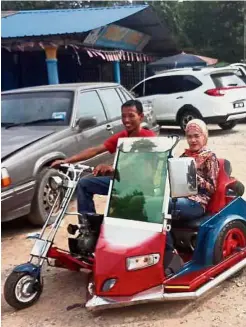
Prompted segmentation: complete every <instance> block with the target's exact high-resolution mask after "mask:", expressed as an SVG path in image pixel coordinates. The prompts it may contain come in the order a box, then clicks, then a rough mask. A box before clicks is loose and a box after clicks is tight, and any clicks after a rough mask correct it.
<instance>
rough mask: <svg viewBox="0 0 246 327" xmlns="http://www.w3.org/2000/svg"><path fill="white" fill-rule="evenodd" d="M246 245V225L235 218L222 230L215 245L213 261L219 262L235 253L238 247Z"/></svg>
mask: <svg viewBox="0 0 246 327" xmlns="http://www.w3.org/2000/svg"><path fill="white" fill-rule="evenodd" d="M243 247H246V225H245V224H243V223H242V222H241V221H238V220H234V221H231V222H230V223H228V224H227V225H226V226H225V227H224V228H223V229H222V231H221V232H220V234H219V236H218V239H217V241H216V243H215V247H214V255H213V263H214V264H217V263H219V262H221V261H222V260H224V259H226V258H228V257H230V256H231V255H232V254H234V253H235V252H236V251H237V249H238V248H243Z"/></svg>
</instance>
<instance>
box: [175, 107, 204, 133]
mask: <svg viewBox="0 0 246 327" xmlns="http://www.w3.org/2000/svg"><path fill="white" fill-rule="evenodd" d="M196 118H198V119H202V117H201V115H199V113H197V112H195V111H193V110H185V111H183V112H182V113H181V114H180V116H179V125H180V127H181V129H182V131H185V128H186V125H187V124H188V122H189V121H190V120H192V119H196Z"/></svg>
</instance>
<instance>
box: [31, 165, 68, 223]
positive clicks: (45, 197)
mask: <svg viewBox="0 0 246 327" xmlns="http://www.w3.org/2000/svg"><path fill="white" fill-rule="evenodd" d="M54 175H57V170H56V169H50V168H47V167H45V168H43V169H42V170H41V171H40V173H39V175H38V176H37V184H36V190H35V194H34V197H33V200H32V205H31V212H30V214H29V215H28V220H29V221H30V222H31V223H32V224H33V225H37V226H42V225H43V224H44V223H45V221H46V219H47V217H48V215H49V213H50V210H51V208H52V206H53V204H54V201H55V199H56V197H57V194H55V192H54V191H53V190H52V189H51V187H50V186H49V178H50V177H51V176H54ZM62 196H63V195H62V194H61V195H60V197H61V198H60V199H58V202H57V205H56V208H55V209H54V215H52V216H51V217H50V222H49V224H52V223H53V222H54V221H55V218H56V216H57V213H58V212H59V208H60V203H61V200H62Z"/></svg>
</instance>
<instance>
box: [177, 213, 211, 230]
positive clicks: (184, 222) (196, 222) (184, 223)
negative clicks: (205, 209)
mask: <svg viewBox="0 0 246 327" xmlns="http://www.w3.org/2000/svg"><path fill="white" fill-rule="evenodd" d="M209 218H211V215H209V214H206V215H204V216H201V217H198V218H195V219H181V218H180V219H172V228H182V229H183V228H184V229H186V228H188V229H197V228H199V227H200V225H201V224H202V223H204V222H205V221H207V220H208V219H209Z"/></svg>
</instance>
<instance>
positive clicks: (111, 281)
mask: <svg viewBox="0 0 246 327" xmlns="http://www.w3.org/2000/svg"><path fill="white" fill-rule="evenodd" d="M116 282H117V279H115V278H111V279H107V280H106V281H105V282H104V284H103V287H102V291H103V292H107V291H109V290H111V288H113V287H114V285H115V283H116Z"/></svg>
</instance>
